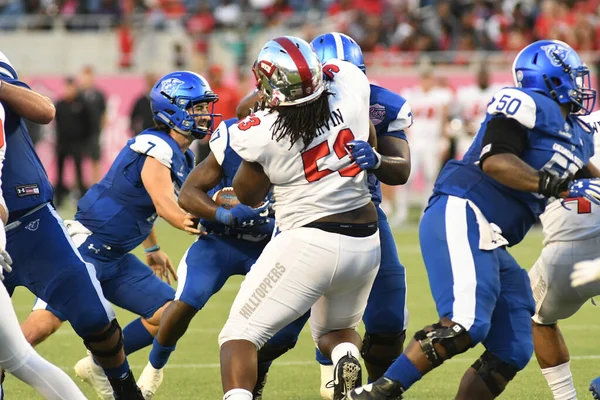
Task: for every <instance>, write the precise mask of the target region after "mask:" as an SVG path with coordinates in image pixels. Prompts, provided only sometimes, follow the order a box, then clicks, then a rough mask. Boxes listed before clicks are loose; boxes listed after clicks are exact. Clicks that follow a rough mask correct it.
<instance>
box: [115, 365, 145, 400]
mask: <svg viewBox="0 0 600 400" xmlns="http://www.w3.org/2000/svg"><path fill="white" fill-rule="evenodd" d="M108 381H109V382H110V386H112V388H113V392H114V394H115V400H144V396H143V395H142V391H141V390H140V388H139V387H138V385H137V384H136V383H135V378H134V377H133V373H132V372H131V371H129V373H127V375H126V376H125V377H124V378H122V379H119V378H108Z"/></svg>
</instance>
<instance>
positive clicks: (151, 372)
mask: <svg viewBox="0 0 600 400" xmlns="http://www.w3.org/2000/svg"><path fill="white" fill-rule="evenodd" d="M163 377H164V375H163V369H162V368H161V369H156V368H154V367H153V366H152V364H150V363H148V364H147V365H146V367H145V368H144V371H142V375H140V379H138V382H137V384H138V386H139V387H140V389H141V391H142V394H143V395H144V399H145V400H152V397H154V395H155V394H156V392H157V391H158V388H159V387H160V385H161V383H162V381H163Z"/></svg>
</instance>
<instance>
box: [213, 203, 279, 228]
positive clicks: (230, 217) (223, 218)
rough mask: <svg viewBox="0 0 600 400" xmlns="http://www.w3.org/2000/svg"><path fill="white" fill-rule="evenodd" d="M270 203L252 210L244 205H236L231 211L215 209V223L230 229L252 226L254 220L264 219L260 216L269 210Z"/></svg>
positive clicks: (220, 208)
mask: <svg viewBox="0 0 600 400" xmlns="http://www.w3.org/2000/svg"><path fill="white" fill-rule="evenodd" d="M269 204H270V203H268V202H267V203H264V204H263V205H261V206H260V207H258V208H252V207H250V206H247V205H244V204H238V205H237V206H235V207H233V208H232V209H231V210H227V209H225V208H223V207H219V208H218V209H217V214H216V219H217V221H219V222H221V223H223V224H225V225H227V226H231V227H247V226H252V225H253V224H254V223H255V220H259V219H261V218H262V219H264V217H263V216H261V214H262V213H263V212H265V211H266V210H267V209H268V208H269Z"/></svg>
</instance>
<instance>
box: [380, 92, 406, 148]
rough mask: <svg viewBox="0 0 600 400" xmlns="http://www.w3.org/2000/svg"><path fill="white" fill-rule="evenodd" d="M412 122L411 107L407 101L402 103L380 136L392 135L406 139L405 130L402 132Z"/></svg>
mask: <svg viewBox="0 0 600 400" xmlns="http://www.w3.org/2000/svg"><path fill="white" fill-rule="evenodd" d="M412 124H413V114H412V109H411V108H410V104H408V101H407V102H405V103H404V104H403V105H402V107H401V108H400V111H398V115H397V116H396V118H395V119H394V120H393V121H391V122H390V124H389V125H388V129H387V132H384V133H382V134H380V136H393V137H395V138H399V139H404V140H407V139H406V132H404V130H405V129H408V128H410V127H411V126H412Z"/></svg>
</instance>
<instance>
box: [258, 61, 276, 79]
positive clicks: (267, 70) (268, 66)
mask: <svg viewBox="0 0 600 400" xmlns="http://www.w3.org/2000/svg"><path fill="white" fill-rule="evenodd" d="M276 68H277V67H276V66H275V65H273V63H272V62H269V61H267V60H261V61H260V62H259V63H258V69H259V70H260V71H261V72H262V73H263V74H264V75H265V76H266V77H267V78H268V79H271V76H273V73H274V72H275V69H276Z"/></svg>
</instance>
